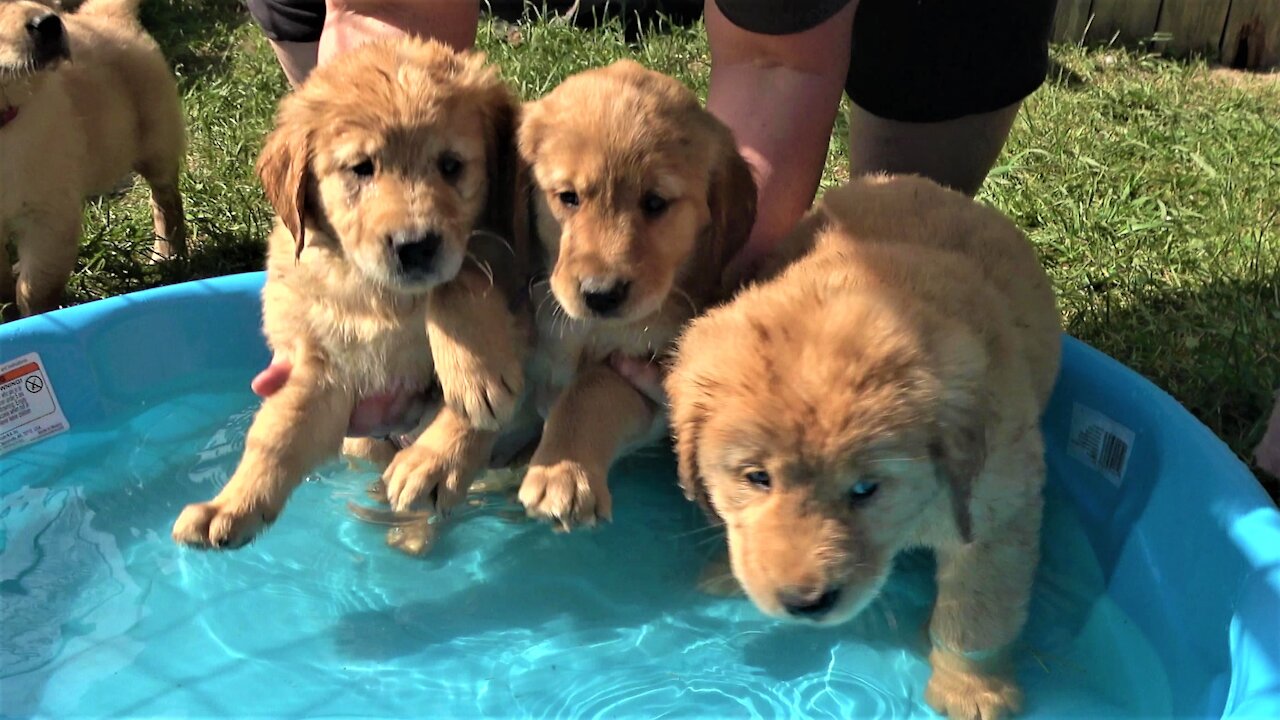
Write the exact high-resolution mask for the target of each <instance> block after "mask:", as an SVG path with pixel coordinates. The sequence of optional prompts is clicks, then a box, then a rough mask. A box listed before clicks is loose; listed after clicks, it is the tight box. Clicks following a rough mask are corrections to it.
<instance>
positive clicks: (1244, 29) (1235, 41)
mask: <svg viewBox="0 0 1280 720" xmlns="http://www.w3.org/2000/svg"><path fill="white" fill-rule="evenodd" d="M1221 52H1222V55H1221V58H1222V63H1223V64H1225V65H1230V66H1232V67H1245V68H1250V69H1254V70H1261V69H1264V68H1273V67H1276V66H1277V65H1280V2H1278V1H1277V0H1232V2H1231V10H1230V12H1229V13H1228V14H1227V26H1226V32H1225V33H1224V34H1223V36H1222V51H1221Z"/></svg>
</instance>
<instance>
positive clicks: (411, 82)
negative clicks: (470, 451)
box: [173, 39, 529, 548]
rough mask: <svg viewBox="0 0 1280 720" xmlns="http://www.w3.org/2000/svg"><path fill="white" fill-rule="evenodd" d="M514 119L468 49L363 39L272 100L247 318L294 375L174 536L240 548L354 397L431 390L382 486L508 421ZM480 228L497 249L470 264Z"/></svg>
mask: <svg viewBox="0 0 1280 720" xmlns="http://www.w3.org/2000/svg"><path fill="white" fill-rule="evenodd" d="M518 112H519V105H518V103H517V101H516V99H515V97H514V96H513V95H512V93H511V91H510V90H509V89H508V87H507V86H506V84H505V83H504V82H503V81H502V80H501V79H500V78H499V76H498V74H497V71H496V69H495V68H494V67H491V66H488V65H486V64H485V61H484V56H483V55H480V54H477V53H455V52H453V51H452V50H450V49H449V48H448V47H447V46H445V45H443V44H440V43H437V42H421V41H418V40H412V39H404V40H400V41H381V42H374V43H369V44H367V45H361V46H360V47H358V48H356V49H353V50H352V51H350V52H349V53H345V54H344V55H343V56H342V57H340V58H338V59H336V60H334V61H332V62H329V63H326V64H324V65H322V66H320V67H319V68H317V69H316V70H315V72H314V73H312V74H311V76H310V77H309V78H308V80H307V82H306V83H305V84H304V85H303V86H302V87H301V88H300V89H299V90H298V91H297V92H295V93H293V94H291V95H290V96H288V97H286V98H285V99H284V100H283V101H282V102H281V104H280V110H279V113H278V115H277V119H276V127H275V129H274V130H273V131H272V133H271V135H270V136H269V137H268V138H267V141H266V144H265V146H264V147H263V150H262V155H261V157H260V159H259V162H258V171H259V175H260V176H261V179H262V182H263V186H264V188H265V189H266V192H267V197H268V198H269V199H270V200H271V203H272V205H273V206H274V208H275V210H276V213H277V215H278V217H279V220H278V222H277V224H276V228H275V230H274V231H273V232H272V233H271V236H270V238H269V240H268V242H269V251H268V252H269V255H268V261H267V283H266V286H265V287H264V289H263V326H264V329H265V332H266V335H267V341H268V344H269V345H270V346H271V348H272V349H273V350H275V351H276V352H283V353H284V354H286V355H287V356H288V357H290V358H291V359H292V362H293V370H292V372H291V374H290V376H289V379H288V381H287V383H286V384H285V385H284V387H283V388H281V389H280V390H279V391H277V392H276V393H275V394H273V395H271V396H270V397H268V398H267V399H266V400H264V401H263V403H262V408H261V409H260V410H259V412H258V414H257V416H256V417H255V418H254V421H253V424H252V426H251V427H250V429H249V434H248V437H247V438H246V441H245V453H244V457H243V459H242V460H241V462H240V466H239V467H238V468H237V469H236V472H235V474H234V475H233V476H232V478H231V480H230V481H229V482H228V483H227V485H226V487H224V488H222V491H221V492H219V493H218V495H217V497H215V498H213V499H212V500H211V501H209V502H203V503H196V504H193V505H189V506H188V507H187V508H186V509H185V510H184V511H183V512H182V515H181V516H180V517H179V518H178V520H177V522H176V523H175V525H174V528H173V535H174V538H175V539H176V540H177V541H178V542H181V543H184V544H187V545H192V546H196V547H213V548H226V547H239V546H241V545H243V544H245V543H247V542H249V541H250V540H251V539H252V538H253V537H254V535H255V534H256V533H258V532H259V531H260V530H261V529H262V528H263V527H264V526H266V525H267V524H269V523H271V522H273V521H274V520H275V519H276V517H277V516H278V515H279V514H280V512H281V510H282V509H283V507H284V504H285V501H286V499H287V498H288V496H289V494H290V493H291V492H292V491H293V489H294V488H295V487H296V486H297V485H298V483H300V482H301V481H302V479H303V477H304V476H305V475H306V474H307V473H308V472H310V471H311V470H312V469H313V468H314V467H315V466H317V465H318V464H320V463H321V462H322V461H323V460H325V459H326V458H329V457H331V456H335V455H337V453H338V451H339V448H340V447H341V446H342V442H343V433H344V431H345V429H346V427H347V421H348V418H349V417H350V414H351V411H352V408H353V407H354V405H355V403H356V401H357V400H358V399H359V398H360V397H363V396H366V395H371V394H374V393H380V392H387V391H389V390H399V391H403V392H406V393H415V392H426V391H427V390H428V389H429V388H431V387H432V386H433V384H434V383H435V382H437V380H438V382H439V384H440V385H441V387H442V388H443V391H444V393H443V394H444V399H445V401H446V403H445V405H444V407H443V408H442V409H441V410H440V412H439V413H438V414H437V415H435V417H434V419H432V420H430V424H429V425H428V427H427V428H426V431H425V432H423V433H422V434H421V436H420V438H419V441H418V442H415V443H414V444H412V445H410V446H408V447H406V448H405V449H403V450H401V451H399V453H397V454H396V455H395V457H394V459H393V460H392V461H391V467H390V468H389V469H388V473H389V476H388V477H389V478H409V479H412V478H417V477H422V476H426V475H431V474H432V473H433V472H434V470H435V468H436V467H437V466H438V465H439V464H440V463H441V462H443V461H444V459H442V458H441V456H440V455H439V454H438V453H436V452H435V451H434V449H433V447H431V446H430V443H431V442H432V439H433V438H435V437H437V436H438V435H440V434H442V433H444V434H447V435H449V436H453V435H455V434H459V433H461V432H462V430H463V429H465V430H466V431H467V432H468V433H471V435H468V437H474V438H475V440H476V442H477V443H481V442H485V441H487V439H488V438H490V437H491V436H492V435H493V433H494V432H495V431H496V430H497V429H498V428H499V427H500V426H501V425H502V424H503V422H505V421H506V420H508V419H509V418H510V417H511V415H512V413H513V412H514V410H515V407H516V402H517V400H518V399H519V398H520V396H521V394H522V392H523V387H524V374H523V362H524V358H525V352H526V348H527V345H528V342H529V337H528V334H529V328H528V323H527V321H523V322H522V320H521V318H522V317H523V315H521V314H520V313H518V312H515V311H513V309H512V308H513V306H514V305H515V304H516V303H515V302H514V301H515V299H516V298H517V297H518V295H519V291H520V290H523V287H522V285H521V284H520V283H519V282H518V281H517V280H516V278H518V277H523V275H524V272H523V270H521V269H519V268H517V267H516V266H517V265H518V262H519V261H518V259H517V258H519V257H522V256H523V253H522V252H521V250H520V248H519V247H518V246H517V247H509V246H506V245H505V244H504V243H505V242H506V238H512V237H514V235H513V233H512V228H513V227H514V226H515V224H516V223H517V222H518V221H517V220H516V219H515V214H516V211H517V210H518V207H519V205H518V204H517V203H516V202H515V197H516V191H515V178H516V173H515V171H514V169H515V167H516V158H515V149H514V141H515V135H514V133H515V124H516V122H517V119H518ZM495 233H496V235H497V236H498V238H497V242H498V244H499V245H502V252H499V253H490V254H489V256H488V258H487V259H485V260H484V261H483V262H480V261H477V258H476V257H475V255H476V253H477V252H478V251H477V246H478V244H479V243H480V242H481V241H483V240H486V239H487V240H490V241H492V240H494V238H493V235H494V234H495ZM468 457H470V456H468ZM436 490H437V491H438V492H439V493H441V494H447V493H450V492H451V491H453V493H452V494H451V495H448V497H444V498H441V502H446V501H456V499H457V498H459V497H461V493H462V492H465V488H460V489H459V488H455V487H453V486H451V485H448V484H443V485H441V486H440V487H438V488H436Z"/></svg>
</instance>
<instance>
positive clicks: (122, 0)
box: [76, 0, 142, 22]
mask: <svg viewBox="0 0 1280 720" xmlns="http://www.w3.org/2000/svg"><path fill="white" fill-rule="evenodd" d="M141 4H142V0H84V2H83V3H82V4H81V5H80V7H79V8H78V9H77V10H76V14H77V15H97V16H98V17H109V18H115V19H117V20H132V21H134V22H136V21H137V20H138V6H139V5H141Z"/></svg>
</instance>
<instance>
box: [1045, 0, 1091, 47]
mask: <svg viewBox="0 0 1280 720" xmlns="http://www.w3.org/2000/svg"><path fill="white" fill-rule="evenodd" d="M1092 4H1093V1H1092V0H1058V9H1057V11H1055V12H1054V15H1053V41H1054V42H1059V43H1070V44H1073V45H1074V44H1077V43H1079V42H1080V41H1081V40H1082V39H1083V38H1084V29H1085V28H1086V27H1087V26H1088V25H1089V6H1090V5H1092Z"/></svg>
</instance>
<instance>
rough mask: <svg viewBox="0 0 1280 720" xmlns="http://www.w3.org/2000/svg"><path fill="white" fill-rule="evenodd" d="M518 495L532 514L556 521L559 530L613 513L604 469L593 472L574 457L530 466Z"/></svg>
mask: <svg viewBox="0 0 1280 720" xmlns="http://www.w3.org/2000/svg"><path fill="white" fill-rule="evenodd" d="M519 497H520V503H521V504H522V505H524V507H525V511H526V512H528V514H529V516H530V517H535V518H540V519H543V520H550V521H552V522H555V523H557V525H558V527H559V529H560V530H570V529H572V528H573V526H574V525H586V526H592V525H595V524H596V522H597V521H602V520H603V521H608V520H610V519H612V517H613V498H612V497H611V496H610V495H609V486H608V484H607V483H606V482H605V477H604V473H593V472H591V471H589V470H587V469H586V468H584V467H583V466H582V465H581V464H579V463H576V462H573V461H572V460H563V461H561V462H558V463H556V464H555V465H534V466H531V467H530V468H529V469H528V470H527V471H526V472H525V476H524V481H523V482H521V483H520V496H519Z"/></svg>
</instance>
